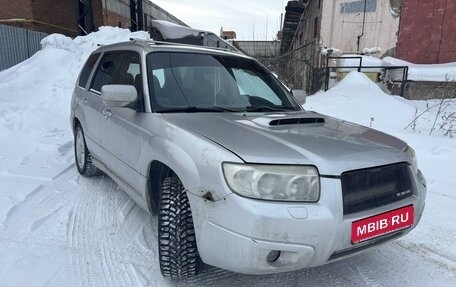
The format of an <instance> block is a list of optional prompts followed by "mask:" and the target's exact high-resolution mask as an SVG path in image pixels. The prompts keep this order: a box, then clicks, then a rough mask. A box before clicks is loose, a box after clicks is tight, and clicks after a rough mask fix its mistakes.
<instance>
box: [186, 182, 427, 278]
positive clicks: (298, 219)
mask: <svg viewBox="0 0 456 287" xmlns="http://www.w3.org/2000/svg"><path fill="white" fill-rule="evenodd" d="M416 181H417V186H418V189H417V194H414V195H413V196H411V197H408V198H405V199H403V200H401V201H398V202H394V203H392V204H388V205H385V206H382V207H378V208H374V209H370V210H366V211H363V212H358V213H355V214H350V215H345V216H344V215H343V205H342V202H343V200H342V190H341V183H340V179H337V178H321V197H320V201H319V202H318V203H308V204H303V203H290V202H285V203H284V202H270V201H262V200H254V199H249V198H244V197H241V196H238V195H236V194H230V195H228V196H226V197H225V198H223V199H221V200H218V201H215V202H212V201H208V200H204V199H202V198H201V197H198V196H196V195H194V194H192V193H189V192H188V193H187V194H188V197H189V200H190V204H191V207H192V214H193V221H194V225H195V231H196V237H197V245H198V251H199V254H200V257H201V259H202V260H203V261H204V262H205V263H207V264H209V265H213V266H216V267H220V268H223V269H227V270H231V271H234V272H238V273H244V274H267V273H278V272H285V271H292V270H298V269H302V268H306V267H313V266H318V265H322V264H325V263H328V262H331V261H334V260H338V259H341V258H345V257H347V256H350V255H352V254H356V253H358V252H360V251H362V250H366V249H367V248H369V247H371V246H377V245H379V244H382V243H384V242H387V241H389V240H391V239H394V238H398V237H400V236H402V235H405V234H406V233H408V232H410V231H411V230H412V229H413V228H414V227H415V226H416V225H417V224H418V222H419V220H420V219H421V216H422V213H423V209H424V201H425V197H426V183H425V180H424V178H423V177H422V176H421V174H420V173H419V175H418V176H417V178H416ZM411 204H413V205H414V210H415V214H414V218H415V220H414V223H413V226H412V227H411V228H409V229H406V230H401V231H398V232H395V233H392V234H388V235H385V236H381V237H378V238H375V239H372V240H368V241H366V242H363V243H360V244H356V245H352V244H351V224H352V222H353V221H357V220H359V219H362V218H366V217H369V216H372V215H376V214H380V213H383V212H387V211H390V210H393V209H397V208H400V207H403V206H407V205H411ZM271 251H280V256H279V257H278V259H277V260H275V261H274V262H269V261H268V260H267V256H268V254H269V253H270V252H271Z"/></svg>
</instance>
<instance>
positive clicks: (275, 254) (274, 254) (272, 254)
mask: <svg viewBox="0 0 456 287" xmlns="http://www.w3.org/2000/svg"><path fill="white" fill-rule="evenodd" d="M279 257H280V251H279V250H272V251H271V252H269V254H268V256H267V257H266V260H267V261H268V262H269V263H272V262H275V261H277V259H279Z"/></svg>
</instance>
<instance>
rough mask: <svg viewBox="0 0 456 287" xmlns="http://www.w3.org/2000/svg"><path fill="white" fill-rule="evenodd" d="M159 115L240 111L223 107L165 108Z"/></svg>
mask: <svg viewBox="0 0 456 287" xmlns="http://www.w3.org/2000/svg"><path fill="white" fill-rule="evenodd" d="M158 112H160V113H214V112H240V110H236V109H230V108H225V107H218V106H212V107H197V106H189V107H175V108H165V109H162V110H160V111H158Z"/></svg>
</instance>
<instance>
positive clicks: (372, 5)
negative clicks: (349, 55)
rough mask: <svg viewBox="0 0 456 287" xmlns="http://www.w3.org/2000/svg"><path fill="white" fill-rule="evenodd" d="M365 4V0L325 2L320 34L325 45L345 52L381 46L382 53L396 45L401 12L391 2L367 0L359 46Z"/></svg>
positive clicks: (333, 0) (386, 0)
mask: <svg viewBox="0 0 456 287" xmlns="http://www.w3.org/2000/svg"><path fill="white" fill-rule="evenodd" d="M317 2H318V1H317ZM364 3H365V1H364V0H324V1H322V5H323V8H322V16H321V20H322V21H321V32H320V35H321V41H322V45H323V46H325V47H335V48H338V49H342V51H343V52H361V51H362V50H363V48H374V47H381V48H382V52H381V53H380V54H383V53H384V52H386V51H388V50H390V49H392V48H394V47H396V42H397V31H398V29H399V17H398V16H399V15H397V14H395V12H394V10H395V9H391V1H388V0H367V1H366V4H367V5H366V18H365V27H364V35H363V36H362V37H361V39H360V45H359V49H358V45H357V38H358V35H361V34H362V30H363V28H362V26H363V14H364V13H363V12H364ZM396 13H397V12H396Z"/></svg>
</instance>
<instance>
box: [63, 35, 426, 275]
mask: <svg viewBox="0 0 456 287" xmlns="http://www.w3.org/2000/svg"><path fill="white" fill-rule="evenodd" d="M71 125H72V127H73V131H74V137H75V141H74V142H75V158H76V167H77V169H78V171H79V173H81V174H82V175H84V176H94V175H98V174H100V173H101V172H104V173H105V174H107V175H109V176H110V177H111V178H112V179H114V180H115V181H116V182H117V183H118V184H119V185H120V186H121V187H122V188H123V189H124V190H125V191H126V192H127V193H128V194H129V195H130V196H131V197H132V198H133V199H134V200H135V201H136V203H137V204H139V205H140V206H141V207H143V208H144V209H145V210H146V211H148V212H150V213H151V214H154V213H156V214H158V246H159V261H160V268H161V272H162V274H163V275H164V276H165V277H171V278H181V279H184V278H189V277H192V276H194V275H196V274H197V273H198V272H199V270H200V269H201V267H202V263H203V262H204V263H206V264H210V265H213V266H217V267H220V268H224V269H228V270H231V271H234V272H239V273H246V274H266V273H276V272H284V271H290V270H297V269H301V268H305V267H311V266H318V265H322V264H326V263H328V262H332V261H334V260H337V259H341V258H345V257H347V256H349V255H353V254H356V253H358V252H360V251H363V250H366V249H368V248H370V247H372V246H377V245H379V244H382V243H384V242H387V241H390V240H392V239H395V238H398V237H400V236H402V235H404V234H406V233H408V232H410V230H411V229H413V228H414V227H415V226H416V225H417V223H418V222H419V220H420V218H421V215H422V213H423V208H424V202H425V197H426V182H425V179H424V177H423V175H422V174H421V172H420V171H419V170H418V168H417V163H416V159H415V154H414V151H413V149H412V148H410V147H409V146H407V144H406V143H404V142H403V141H401V140H399V139H397V138H394V137H392V136H389V135H387V134H384V133H381V132H378V131H375V130H373V129H370V128H367V127H363V126H359V125H356V124H352V123H348V122H345V121H342V120H338V119H335V118H331V117H328V116H325V115H321V114H318V113H315V112H310V111H305V110H303V108H302V107H301V105H300V104H299V103H298V102H297V101H296V100H295V98H294V97H293V96H292V95H291V93H290V92H289V91H288V90H287V89H286V87H285V86H283V85H282V84H281V83H280V82H279V81H278V80H277V79H276V78H275V77H274V76H273V75H272V74H271V73H270V72H269V71H268V70H267V69H266V68H265V67H263V66H262V65H261V64H259V63H258V62H257V61H255V60H254V59H252V58H249V57H247V56H245V55H243V54H240V53H237V52H229V51H224V50H219V49H210V48H203V47H195V46H188V45H178V44H170V43H158V42H147V41H139V40H132V41H129V42H125V43H119V44H114V45H109V46H103V47H100V48H99V49H98V50H96V51H95V52H93V54H92V55H91V56H90V57H89V59H88V61H87V63H86V64H85V66H84V67H83V69H82V72H81V74H80V76H79V79H78V81H77V84H76V87H75V89H74V94H73V98H72V101H71Z"/></svg>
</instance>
